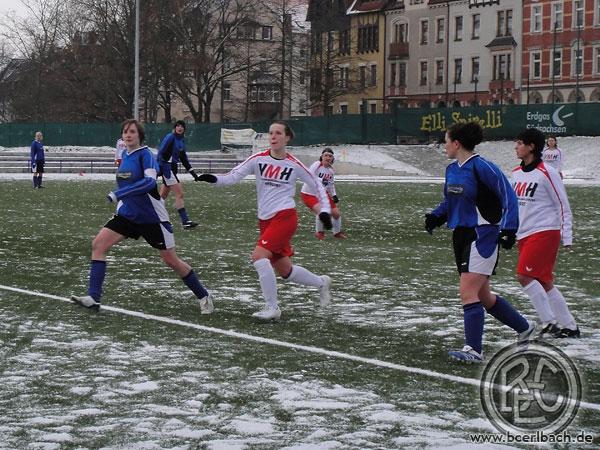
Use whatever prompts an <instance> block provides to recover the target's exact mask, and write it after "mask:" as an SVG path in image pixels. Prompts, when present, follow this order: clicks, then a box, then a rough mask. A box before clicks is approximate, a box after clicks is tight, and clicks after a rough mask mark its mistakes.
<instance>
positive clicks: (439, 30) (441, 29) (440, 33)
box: [435, 17, 446, 43]
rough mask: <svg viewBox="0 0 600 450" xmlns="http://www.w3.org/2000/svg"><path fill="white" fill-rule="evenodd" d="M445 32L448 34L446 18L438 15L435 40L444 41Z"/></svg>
mask: <svg viewBox="0 0 600 450" xmlns="http://www.w3.org/2000/svg"><path fill="white" fill-rule="evenodd" d="M445 34H446V31H445V21H444V18H443V17H438V18H437V19H436V20H435V42H437V43H440V42H444V36H445Z"/></svg>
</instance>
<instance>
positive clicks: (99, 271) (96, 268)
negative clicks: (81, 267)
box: [88, 259, 106, 302]
mask: <svg viewBox="0 0 600 450" xmlns="http://www.w3.org/2000/svg"><path fill="white" fill-rule="evenodd" d="M105 276H106V261H99V260H94V259H93V260H92V262H91V264H90V284H89V288H88V295H89V296H90V297H92V298H93V299H94V300H96V301H97V302H100V298H101V297H102V284H103V283H104V277H105Z"/></svg>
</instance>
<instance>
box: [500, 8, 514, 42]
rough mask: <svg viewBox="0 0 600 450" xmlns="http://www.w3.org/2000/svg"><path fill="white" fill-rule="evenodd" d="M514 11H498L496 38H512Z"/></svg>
mask: <svg viewBox="0 0 600 450" xmlns="http://www.w3.org/2000/svg"><path fill="white" fill-rule="evenodd" d="M512 20H513V12H512V9H507V10H505V11H498V13H497V16H496V36H512Z"/></svg>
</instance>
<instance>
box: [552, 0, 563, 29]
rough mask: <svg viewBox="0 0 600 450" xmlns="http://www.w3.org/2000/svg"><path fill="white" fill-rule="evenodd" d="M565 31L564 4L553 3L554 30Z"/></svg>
mask: <svg viewBox="0 0 600 450" xmlns="http://www.w3.org/2000/svg"><path fill="white" fill-rule="evenodd" d="M554 27H556V30H562V29H563V4H562V2H557V3H552V29H553V30H554Z"/></svg>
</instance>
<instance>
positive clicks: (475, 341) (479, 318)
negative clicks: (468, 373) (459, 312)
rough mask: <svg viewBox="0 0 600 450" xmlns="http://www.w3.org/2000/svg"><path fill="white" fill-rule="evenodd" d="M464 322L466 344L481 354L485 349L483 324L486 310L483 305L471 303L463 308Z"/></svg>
mask: <svg viewBox="0 0 600 450" xmlns="http://www.w3.org/2000/svg"><path fill="white" fill-rule="evenodd" d="M463 321H464V324H465V344H466V345H469V346H470V347H471V348H472V349H473V350H475V351H476V352H477V353H479V354H481V349H482V347H483V344H482V342H483V323H484V321H485V310H484V309H483V306H482V304H481V303H479V302H477V303H469V304H468V305H464V306H463Z"/></svg>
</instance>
